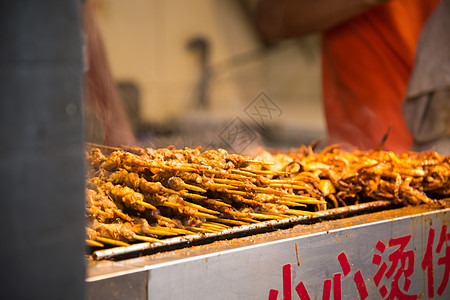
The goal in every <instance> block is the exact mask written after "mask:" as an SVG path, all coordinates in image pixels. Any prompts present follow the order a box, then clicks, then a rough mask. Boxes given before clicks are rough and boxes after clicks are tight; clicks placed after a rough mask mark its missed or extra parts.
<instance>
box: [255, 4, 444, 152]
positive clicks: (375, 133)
mask: <svg viewBox="0 0 450 300" xmlns="http://www.w3.org/2000/svg"><path fill="white" fill-rule="evenodd" d="M444 1H445V2H448V0H444ZM440 2H441V1H440V0H392V1H387V0H345V1H344V0H317V1H306V0H260V1H259V2H258V5H257V11H256V24H257V27H258V29H259V31H260V32H261V34H262V36H263V37H264V39H265V40H266V41H268V42H276V41H278V40H280V39H284V38H289V37H294V36H298V35H303V34H308V33H313V32H321V33H322V90H323V102H324V109H325V116H326V120H327V130H328V143H329V144H342V145H343V146H344V147H345V148H347V149H351V148H353V147H357V148H359V149H361V150H368V149H374V148H377V147H379V146H380V143H381V144H383V143H384V144H383V147H384V149H386V150H392V151H396V152H403V151H408V150H411V149H415V148H417V147H414V148H413V143H414V144H417V142H420V140H417V136H414V139H413V136H412V134H411V132H412V133H413V134H415V135H417V132H421V134H422V135H427V132H426V131H424V130H423V129H422V126H415V127H420V128H419V129H416V130H412V131H410V130H409V128H408V125H409V126H411V125H413V127H414V125H416V124H415V123H414V121H413V119H414V117H412V118H411V117H410V118H409V119H408V120H409V122H408V125H407V123H406V122H405V118H404V116H403V111H402V110H403V108H402V106H403V103H404V99H405V96H406V91H407V86H408V82H409V80H410V78H411V74H412V71H413V66H414V60H415V53H416V46H417V42H418V39H419V35H420V33H421V31H422V29H423V27H424V25H425V24H426V23H427V21H428V19H429V18H430V15H431V14H432V13H433V11H434V10H435V9H436V7H437V6H438V5H439V3H440ZM441 6H443V5H441ZM447 7H448V5H447ZM441 10H442V8H441ZM444 10H445V8H444ZM447 10H448V9H447ZM447 16H448V11H447ZM439 17H442V16H439ZM447 19H448V18H447ZM448 28H449V27H447V31H446V32H444V29H443V28H442V30H441V32H440V33H436V36H437V37H436V38H435V41H438V42H439V37H438V36H439V35H440V34H444V35H445V34H446V35H447V37H448ZM439 46H441V45H439ZM434 47H438V46H436V45H434ZM444 47H445V46H444ZM447 47H448V45H447ZM446 50H447V53H450V52H449V51H448V48H447V49H446ZM430 52H431V53H430ZM442 52H443V53H444V52H445V48H444V49H443V51H442ZM430 54H431V55H432V51H429V53H428V55H430ZM447 55H448V54H447ZM444 56H445V55H444ZM447 58H448V56H447ZM424 59H425V60H426V58H422V59H421V60H424ZM447 62H448V59H447ZM421 78H423V76H422V77H421ZM449 82H450V81H447V82H446V83H445V84H447V86H448V83H449ZM412 84H413V82H411V84H410V89H411V85H412ZM431 86H432V84H430V85H428V88H430V87H431ZM433 88H436V85H434V86H433ZM424 91H425V90H424V89H423V88H422V89H420V90H419V91H418V90H415V92H414V93H412V94H411V93H409V94H408V95H409V96H411V97H418V95H419V94H421V93H422V92H424ZM429 91H430V90H428V92H429ZM447 96H448V94H447ZM440 97H441V96H440ZM409 101H410V100H408V101H407V102H408V103H412V102H409ZM413 102H414V101H413ZM415 102H416V103H417V102H421V105H422V106H426V101H423V100H422V101H415ZM444 102H445V101H444ZM448 102H449V101H448V98H447V100H446V103H447V116H442V117H441V122H444V124H441V125H442V126H441V127H446V128H447V129H445V130H447V133H446V137H445V134H444V137H442V132H441V134H440V135H439V134H436V135H435V137H437V136H441V138H443V139H447V140H448V135H449V132H448V126H449V119H448ZM405 105H406V104H405ZM412 106H416V105H413V104H408V105H406V106H405V113H408V114H409V113H410V112H411V111H415V113H416V114H415V115H416V116H422V117H423V116H425V115H428V116H427V117H428V118H429V117H430V115H429V113H428V112H427V111H426V107H425V108H422V109H414V108H412ZM436 109H437V108H436ZM436 109H435V110H436ZM410 116H412V115H410ZM445 122H447V123H445ZM424 124H425V123H424ZM428 128H429V129H428V130H430V128H431V126H428ZM413 129H414V128H413ZM438 130H441V131H442V130H443V129H442V128H438ZM386 135H387V139H384V137H386ZM426 142H427V147H432V142H433V141H430V140H429V139H427V141H426ZM430 142H431V143H430ZM421 149H422V150H423V147H422V148H421ZM447 150H448V149H446V148H445V146H444V147H443V149H441V152H443V151H447Z"/></svg>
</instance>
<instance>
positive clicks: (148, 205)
mask: <svg viewBox="0 0 450 300" xmlns="http://www.w3.org/2000/svg"><path fill="white" fill-rule="evenodd" d="M136 203H137V204H139V205H142V206H143V207H145V208H147V209H156V207H155V206H153V205H151V204H150V203H147V202H144V201H139V200H136Z"/></svg>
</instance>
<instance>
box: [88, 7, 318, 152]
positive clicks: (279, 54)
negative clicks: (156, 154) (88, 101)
mask: <svg viewBox="0 0 450 300" xmlns="http://www.w3.org/2000/svg"><path fill="white" fill-rule="evenodd" d="M91 1H92V4H93V7H94V10H93V11H94V17H95V19H96V21H97V23H98V26H99V29H100V32H101V35H102V38H103V42H104V45H105V48H106V55H107V59H108V61H109V64H110V68H111V72H112V75H113V78H114V80H115V82H116V84H117V87H118V89H119V92H120V95H121V99H122V101H123V104H124V107H125V108H126V111H127V114H128V116H129V119H130V121H131V124H132V128H133V131H134V133H135V135H136V136H137V138H138V142H139V144H140V145H141V146H144V147H155V148H159V147H167V146H169V145H174V146H176V147H185V146H187V147H197V146H202V147H203V148H204V149H207V148H217V147H222V148H225V149H228V150H231V151H235V152H243V153H246V152H251V151H252V149H254V148H255V146H262V147H265V148H273V149H284V148H290V147H298V146H299V145H301V144H310V143H312V142H313V141H316V140H319V139H322V140H324V139H325V138H326V137H325V134H326V133H325V132H326V130H325V121H324V115H323V111H322V103H321V87H320V52H319V48H320V37H319V36H318V35H309V36H305V37H301V38H295V39H290V40H284V41H282V42H279V43H277V44H272V45H268V44H267V43H265V42H264V41H263V40H262V39H261V38H260V36H259V34H258V32H257V31H256V28H255V25H254V22H253V11H254V6H255V1H249V0H190V1H185V0H164V1H162V0H130V1H122V0H91ZM93 128H95V127H93ZM88 130H89V129H88ZM95 134H96V131H95V130H91V132H88V133H87V135H88V136H89V140H91V141H94V142H100V143H101V140H100V137H98V136H97V137H96V136H95Z"/></svg>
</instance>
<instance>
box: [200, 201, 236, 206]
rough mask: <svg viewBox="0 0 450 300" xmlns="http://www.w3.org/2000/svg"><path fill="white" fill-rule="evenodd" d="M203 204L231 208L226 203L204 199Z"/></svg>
mask: <svg viewBox="0 0 450 300" xmlns="http://www.w3.org/2000/svg"><path fill="white" fill-rule="evenodd" d="M203 202H205V203H208V204H213V205H219V206H226V207H231V204H228V203H225V202H222V201H220V200H216V199H205V200H203Z"/></svg>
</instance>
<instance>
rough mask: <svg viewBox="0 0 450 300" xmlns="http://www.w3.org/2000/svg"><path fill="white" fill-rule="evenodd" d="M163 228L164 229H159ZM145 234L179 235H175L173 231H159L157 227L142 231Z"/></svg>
mask: <svg viewBox="0 0 450 300" xmlns="http://www.w3.org/2000/svg"><path fill="white" fill-rule="evenodd" d="M161 228H164V227H161ZM143 231H144V233H145V234H156V235H162V236H164V235H179V234H180V233H177V232H175V231H169V230H165V229H164V230H163V229H159V227H153V228H148V229H145V230H143Z"/></svg>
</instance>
